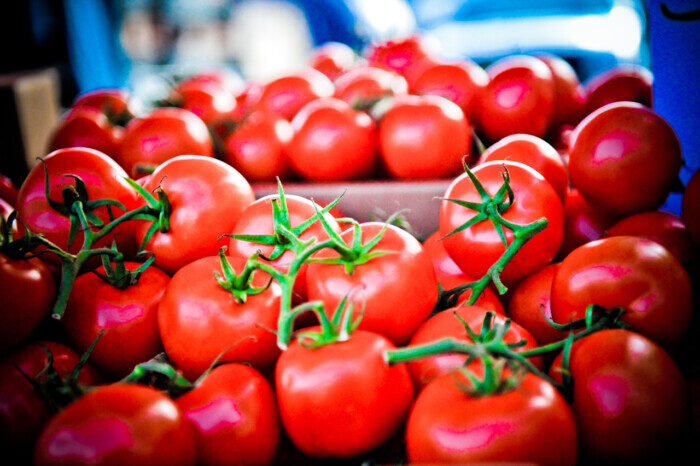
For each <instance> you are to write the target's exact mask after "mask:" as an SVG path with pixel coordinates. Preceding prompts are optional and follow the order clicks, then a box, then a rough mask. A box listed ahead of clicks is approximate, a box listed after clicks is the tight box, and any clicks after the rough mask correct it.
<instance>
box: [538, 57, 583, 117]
mask: <svg viewBox="0 0 700 466" xmlns="http://www.w3.org/2000/svg"><path fill="white" fill-rule="evenodd" d="M535 57H537V58H539V59H540V60H542V61H543V62H544V63H545V65H547V67H548V68H549V71H551V72H552V77H553V78H554V113H553V114H552V123H551V128H552V129H555V130H556V129H558V128H560V127H561V126H562V125H576V124H577V123H578V122H579V121H580V119H581V117H582V116H583V115H581V113H582V112H583V104H584V102H585V100H586V98H585V96H584V91H583V86H581V82H580V81H579V80H578V76H576V71H574V69H573V68H572V67H571V65H569V64H568V63H567V62H566V60H564V59H563V58H561V57H558V56H556V55H552V54H549V53H538V54H536V55H535Z"/></svg>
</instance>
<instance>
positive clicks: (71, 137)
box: [49, 107, 122, 157]
mask: <svg viewBox="0 0 700 466" xmlns="http://www.w3.org/2000/svg"><path fill="white" fill-rule="evenodd" d="M121 136H122V129H121V128H119V127H117V126H113V125H112V124H111V123H110V122H109V120H107V117H106V116H105V115H104V113H100V112H99V111H97V110H95V109H93V108H89V107H79V108H74V109H72V110H70V111H68V113H66V114H65V115H64V116H63V118H62V119H61V122H60V123H59V125H58V127H56V129H55V130H54V132H53V135H52V136H51V141H50V142H49V150H50V151H54V150H56V149H63V148H64V147H89V148H91V149H95V150H98V151H100V152H104V153H105V154H107V155H109V156H110V157H114V156H115V155H116V154H117V151H118V148H119V141H120V139H121Z"/></svg>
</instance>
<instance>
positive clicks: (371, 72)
mask: <svg viewBox="0 0 700 466" xmlns="http://www.w3.org/2000/svg"><path fill="white" fill-rule="evenodd" d="M407 93H408V84H406V80H405V79H404V78H402V77H401V76H399V75H397V74H394V73H392V72H390V71H386V70H383V69H381V68H373V67H371V66H363V67H359V68H353V69H351V70H349V71H347V72H345V73H343V74H342V75H341V76H340V77H339V78H338V79H337V80H336V81H335V97H337V98H338V99H340V100H344V101H345V102H347V103H348V104H350V105H352V106H353V107H355V106H358V105H362V104H365V103H371V102H373V101H376V100H379V99H381V98H382V97H386V96H395V95H404V94H407Z"/></svg>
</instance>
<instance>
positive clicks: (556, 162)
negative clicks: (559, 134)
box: [479, 134, 569, 202]
mask: <svg viewBox="0 0 700 466" xmlns="http://www.w3.org/2000/svg"><path fill="white" fill-rule="evenodd" d="M492 160H511V161H513V162H521V163H524V164H525V165H527V166H529V167H532V168H534V169H535V171H537V172H539V173H540V174H541V175H542V176H544V178H545V179H546V180H547V181H549V184H550V185H552V188H554V190H555V191H556V192H557V195H558V196H559V198H560V199H561V201H562V202H565V201H566V193H567V191H568V190H569V176H568V175H567V173H566V167H565V166H564V162H563V161H562V160H561V157H560V156H559V153H558V152H557V150H556V149H555V148H554V147H552V146H550V145H549V143H547V142H546V141H544V140H543V139H540V138H538V137H537V136H531V135H529V134H513V135H511V136H506V137H504V138H503V139H501V140H500V141H498V142H497V143H496V144H494V145H492V146H491V147H489V148H488V149H486V151H484V153H483V154H481V158H480V159H479V163H485V162H490V161H492Z"/></svg>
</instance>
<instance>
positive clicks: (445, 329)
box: [408, 306, 542, 392]
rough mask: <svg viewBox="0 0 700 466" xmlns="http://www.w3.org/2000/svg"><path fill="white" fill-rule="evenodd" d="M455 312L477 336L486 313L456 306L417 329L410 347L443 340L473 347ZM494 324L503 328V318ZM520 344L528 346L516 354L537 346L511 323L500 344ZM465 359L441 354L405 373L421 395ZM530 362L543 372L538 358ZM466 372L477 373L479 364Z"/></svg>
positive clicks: (473, 365) (523, 331)
mask: <svg viewBox="0 0 700 466" xmlns="http://www.w3.org/2000/svg"><path fill="white" fill-rule="evenodd" d="M455 312H456V313H457V314H458V315H459V316H460V317H461V318H462V319H464V320H465V321H466V322H467V324H468V325H469V328H471V329H472V330H473V331H474V332H475V333H476V334H479V332H480V331H481V326H482V323H483V322H484V317H485V316H486V313H487V312H488V309H484V308H482V307H479V306H458V307H453V308H451V309H447V310H445V311H442V312H440V313H439V314H436V315H434V316H432V317H431V318H430V319H428V320H426V321H425V322H424V323H423V325H421V326H420V327H419V328H418V330H417V331H416V333H415V334H414V335H413V338H411V342H410V343H409V346H415V345H423V344H426V343H432V342H435V341H437V340H442V339H443V338H455V339H457V340H459V341H463V342H465V343H473V340H472V339H471V338H469V336H468V335H467V331H466V329H465V328H464V325H463V324H462V322H460V321H459V319H458V318H457V317H456V316H455V315H454V313H455ZM493 322H494V324H501V325H502V324H503V323H504V322H505V317H504V316H498V315H497V316H496V317H495V318H494V320H493ZM520 340H525V341H527V344H526V345H525V346H521V347H520V348H519V350H528V349H532V348H536V347H537V342H536V341H535V339H534V338H533V336H532V335H530V333H529V332H528V331H527V330H525V329H524V328H523V327H521V326H520V325H518V324H516V323H515V322H511V324H510V328H509V329H508V332H506V334H505V337H504V338H503V341H505V342H506V343H516V342H519V341H520ZM466 359H467V358H466V356H464V355H460V354H441V355H439V356H431V357H429V358H423V359H419V360H416V361H412V362H410V363H408V370H409V372H410V373H411V378H412V379H413V386H414V387H415V388H416V392H420V391H421V390H422V389H423V388H425V386H426V385H428V384H429V383H430V382H432V381H433V380H434V379H436V378H438V377H439V376H441V375H443V374H446V373H448V372H450V370H451V369H454V368H455V367H460V366H464V362H465V360H466ZM531 362H532V363H533V364H534V365H535V366H537V367H539V368H540V369H541V368H542V359H541V358H539V357H537V358H533V359H531ZM467 368H469V369H470V370H475V371H479V370H481V361H480V360H475V361H473V362H472V363H470V364H469V365H468V366H467Z"/></svg>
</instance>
